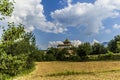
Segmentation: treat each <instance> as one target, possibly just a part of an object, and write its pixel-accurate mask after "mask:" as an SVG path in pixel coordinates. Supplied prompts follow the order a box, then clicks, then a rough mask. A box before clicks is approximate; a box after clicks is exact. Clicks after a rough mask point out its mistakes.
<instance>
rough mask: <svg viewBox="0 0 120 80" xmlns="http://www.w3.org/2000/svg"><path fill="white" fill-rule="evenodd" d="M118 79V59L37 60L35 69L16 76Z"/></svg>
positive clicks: (44, 79)
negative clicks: (82, 60) (26, 73)
mask: <svg viewBox="0 0 120 80" xmlns="http://www.w3.org/2000/svg"><path fill="white" fill-rule="evenodd" d="M68 72H69V73H68ZM70 72H71V73H70ZM48 75H52V76H48ZM119 79H120V62H119V61H100V62H99V61H98V62H37V63H36V70H35V71H33V72H32V73H30V74H29V75H26V76H23V77H19V78H17V80H119Z"/></svg>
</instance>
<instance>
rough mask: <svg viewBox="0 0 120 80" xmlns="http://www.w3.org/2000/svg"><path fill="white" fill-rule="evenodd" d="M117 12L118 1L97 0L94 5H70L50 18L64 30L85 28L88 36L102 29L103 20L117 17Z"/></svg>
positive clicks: (55, 12)
mask: <svg viewBox="0 0 120 80" xmlns="http://www.w3.org/2000/svg"><path fill="white" fill-rule="evenodd" d="M118 10H120V1H119V0H114V1H113V0H97V1H96V2H95V3H94V4H92V3H80V2H78V3H76V4H71V5H70V6H67V7H65V8H63V9H60V10H56V11H54V12H52V13H51V16H52V18H53V19H54V20H55V22H57V23H59V24H61V25H62V26H63V27H66V28H67V27H70V26H72V27H80V26H85V27H86V29H85V32H86V34H88V35H90V34H92V33H99V31H100V30H102V29H104V26H103V23H102V21H103V20H105V19H107V18H115V17H117V16H119V15H120V14H119V11H118ZM58 27H59V26H58Z"/></svg>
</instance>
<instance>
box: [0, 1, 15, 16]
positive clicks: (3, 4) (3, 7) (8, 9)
mask: <svg viewBox="0 0 120 80" xmlns="http://www.w3.org/2000/svg"><path fill="white" fill-rule="evenodd" d="M13 10H14V6H13V2H10V1H9V0H0V13H1V14H2V15H4V16H10V15H11V13H12V12H13Z"/></svg>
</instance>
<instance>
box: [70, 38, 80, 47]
mask: <svg viewBox="0 0 120 80" xmlns="http://www.w3.org/2000/svg"><path fill="white" fill-rule="evenodd" d="M81 43H82V42H81V41H80V40H73V41H71V44H72V45H73V46H74V47H78V46H79V45H80V44H81Z"/></svg>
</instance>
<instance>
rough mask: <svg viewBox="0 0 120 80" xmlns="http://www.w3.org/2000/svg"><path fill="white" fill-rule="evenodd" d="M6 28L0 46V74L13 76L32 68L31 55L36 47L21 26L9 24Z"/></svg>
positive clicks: (30, 34) (33, 38)
mask: <svg viewBox="0 0 120 80" xmlns="http://www.w3.org/2000/svg"><path fill="white" fill-rule="evenodd" d="M8 26H9V28H8V29H6V30H4V31H3V35H2V43H1V44H0V62H1V63H0V72H1V73H2V74H8V75H10V76H15V75H17V74H19V73H20V72H22V71H23V70H26V69H32V68H33V67H34V64H33V58H32V54H33V53H35V52H36V50H37V47H36V45H35V37H34V35H33V34H32V33H26V32H25V31H24V26H23V25H22V24H19V25H18V26H15V25H14V23H9V24H8Z"/></svg>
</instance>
